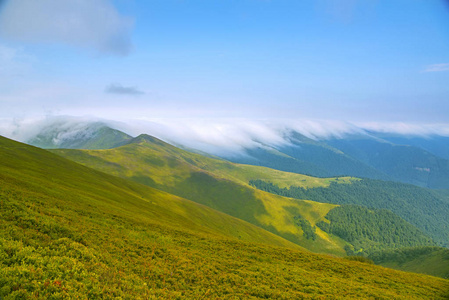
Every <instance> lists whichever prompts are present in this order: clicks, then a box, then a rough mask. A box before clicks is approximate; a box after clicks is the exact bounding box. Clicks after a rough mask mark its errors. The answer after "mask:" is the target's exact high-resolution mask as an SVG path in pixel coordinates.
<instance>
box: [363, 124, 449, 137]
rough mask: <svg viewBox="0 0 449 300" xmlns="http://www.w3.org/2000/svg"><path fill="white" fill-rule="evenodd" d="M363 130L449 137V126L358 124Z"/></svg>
mask: <svg viewBox="0 0 449 300" xmlns="http://www.w3.org/2000/svg"><path fill="white" fill-rule="evenodd" d="M358 125H359V126H360V127H361V128H364V129H366V130H370V131H376V132H383V133H397V134H403V135H412V136H423V137H425V136H429V135H440V136H449V124H410V123H402V122H382V123H380V122H367V123H360V124H358Z"/></svg>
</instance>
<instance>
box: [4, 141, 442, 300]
mask: <svg viewBox="0 0 449 300" xmlns="http://www.w3.org/2000/svg"><path fill="white" fill-rule="evenodd" d="M125 150H128V151H130V150H131V149H129V148H128V149H127V148H125ZM135 150H136V151H140V150H144V149H143V148H137V149H135ZM91 151H92V150H91ZM107 151H109V150H107ZM111 151H112V150H111ZM111 154H113V153H108V155H111ZM148 158H149V159H151V158H152V157H151V156H150V157H148ZM194 158H195V157H191V159H194ZM98 159H100V158H99V157H98ZM185 159H188V157H185ZM162 162H171V163H173V164H175V162H176V160H170V159H169V158H168V160H164V158H161V160H153V163H156V164H159V165H161V163H162ZM198 163H201V162H200V161H198ZM132 164H133V162H132V158H130V160H129V165H128V168H129V166H131V165H132ZM135 165H138V163H135ZM175 165H176V164H175ZM178 166H179V165H178ZM173 170H175V169H173ZM154 171H155V172H157V170H154ZM224 173H226V171H225V170H224ZM176 175H179V174H176ZM293 176H294V177H296V175H293ZM297 176H299V177H298V178H300V176H301V175H297ZM298 178H296V179H298ZM302 178H303V179H305V180H306V181H307V182H308V183H310V184H313V182H312V181H309V179H308V178H306V177H302ZM173 179H176V178H175V177H173ZM167 180H168V178H167ZM284 180H288V178H284ZM310 180H311V179H310ZM318 181H319V180H318ZM301 182H302V181H301ZM321 183H322V184H325V182H324V181H323V182H321ZM315 184H317V182H315ZM0 187H1V188H0V214H1V222H0V274H1V275H0V282H1V287H0V298H4V299H32V298H39V299H62V298H80V299H84V298H91V299H104V298H106V299H109V298H123V299H156V298H161V299H179V298H186V299H201V298H213V299H215V298H217V299H218V298H220V299H225V298H229V297H233V298H242V299H243V298H254V299H261V298H283V299H301V298H323V297H324V298H337V299H340V298H341V299H343V298H348V297H350V298H354V299H367V298H388V299H409V298H410V299H445V298H447V295H448V290H449V281H447V280H444V279H440V278H436V277H431V276H425V275H418V274H412V273H405V272H399V271H395V270H391V269H385V268H381V267H378V266H375V265H370V264H365V263H359V262H354V261H347V260H344V259H339V258H335V257H330V256H324V255H316V254H313V253H310V252H308V251H304V250H302V249H301V248H300V247H298V246H296V245H294V244H292V243H289V242H288V241H286V240H285V239H282V238H280V237H278V236H276V235H273V234H271V233H269V232H267V231H265V230H262V229H260V228H258V227H256V226H254V225H251V224H249V223H247V222H244V221H242V220H239V219H237V218H234V217H231V216H229V215H226V214H223V213H220V212H218V211H216V210H213V209H211V208H208V207H206V206H204V205H200V204H197V203H194V202H192V201H188V200H186V199H182V198H180V197H176V196H174V195H170V194H168V193H165V192H162V191H158V190H156V189H153V188H150V187H147V186H144V185H141V184H138V183H135V182H132V181H129V180H124V179H121V178H118V177H114V176H111V175H107V174H105V173H101V172H99V171H95V170H93V169H90V168H87V167H84V166H81V165H79V164H77V163H74V162H72V161H69V160H67V159H64V158H62V157H60V156H57V155H54V154H52V153H50V152H48V151H45V150H42V149H39V148H36V147H32V146H28V145H25V144H22V143H18V142H14V141H11V140H8V139H5V138H3V137H0ZM269 203H270V202H266V204H269ZM291 203H293V202H291ZM304 203H305V204H307V203H308V202H304ZM321 207H322V208H326V207H327V205H322V206H321ZM307 208H310V205H309V206H307V205H304V206H303V209H304V210H307Z"/></svg>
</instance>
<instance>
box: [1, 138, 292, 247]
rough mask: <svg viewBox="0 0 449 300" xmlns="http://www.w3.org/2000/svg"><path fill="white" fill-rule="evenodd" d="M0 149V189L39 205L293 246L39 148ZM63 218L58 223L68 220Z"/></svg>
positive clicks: (6, 143)
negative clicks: (80, 210) (41, 200)
mask: <svg viewBox="0 0 449 300" xmlns="http://www.w3.org/2000/svg"><path fill="white" fill-rule="evenodd" d="M0 150H1V152H0V161H1V164H0V168H1V169H0V178H1V180H2V193H5V192H6V191H7V190H8V188H11V189H13V190H17V188H18V187H19V191H18V193H19V194H21V193H22V191H21V190H20V187H23V188H22V189H23V193H26V194H27V195H29V197H31V198H32V199H35V200H36V201H39V203H40V204H42V205H47V204H45V203H41V202H40V200H39V199H40V197H42V196H43V195H45V197H47V198H49V201H50V200H51V201H52V202H51V203H52V205H51V206H52V208H51V209H52V210H55V212H56V211H57V212H63V211H65V212H66V211H67V210H68V211H71V212H73V213H76V211H77V209H83V210H85V211H87V212H89V214H90V213H95V212H96V211H97V210H98V209H101V210H103V211H105V212H108V213H111V214H117V215H119V216H121V217H126V218H130V219H132V220H135V221H138V220H145V221H147V222H155V223H157V224H166V225H170V226H173V227H182V228H186V229H189V230H194V231H201V232H204V233H212V234H223V235H227V236H229V237H236V238H240V239H243V240H247V241H252V242H264V243H268V244H275V245H282V246H290V247H294V245H293V244H291V243H289V242H288V241H285V240H283V239H281V238H279V237H277V236H275V235H273V234H271V233H269V232H266V231H264V230H261V229H260V228H258V227H256V226H253V225H251V224H249V223H246V222H243V221H241V220H239V219H236V218H233V217H230V216H227V215H225V214H223V213H220V212H218V211H214V210H213V209H210V208H208V207H205V206H202V205H199V204H197V203H195V202H192V201H189V200H186V199H182V198H180V197H177V196H174V195H170V194H168V193H166V192H162V191H158V190H156V189H153V188H150V187H147V186H144V185H141V184H138V183H134V182H131V181H126V180H123V179H121V178H118V177H114V176H111V175H107V174H104V173H101V172H98V171H95V170H93V169H89V168H86V167H84V166H82V165H79V164H77V163H74V162H72V161H69V160H67V159H64V158H62V157H60V156H57V155H55V154H52V153H50V152H48V151H44V150H41V149H39V148H35V147H31V146H27V145H24V144H21V143H17V142H14V141H11V140H8V139H5V138H1V139H0ZM6 196H7V194H6ZM61 221H62V223H61V224H64V223H65V222H66V221H65V220H61ZM72 221H74V222H76V221H75V220H72ZM67 222H68V221H67ZM61 224H60V225H61ZM60 225H58V226H60ZM78 225H81V224H78ZM61 226H62V227H63V225H61ZM74 226H77V225H76V224H74Z"/></svg>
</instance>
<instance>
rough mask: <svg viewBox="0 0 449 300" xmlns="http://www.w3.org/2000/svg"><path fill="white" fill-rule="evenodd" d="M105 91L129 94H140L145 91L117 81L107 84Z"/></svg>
mask: <svg viewBox="0 0 449 300" xmlns="http://www.w3.org/2000/svg"><path fill="white" fill-rule="evenodd" d="M105 92H106V93H108V94H116V95H130V96H140V95H143V94H145V92H143V91H141V90H139V89H137V88H136V87H126V86H122V85H121V84H117V83H113V84H111V85H109V86H107V87H106V89H105Z"/></svg>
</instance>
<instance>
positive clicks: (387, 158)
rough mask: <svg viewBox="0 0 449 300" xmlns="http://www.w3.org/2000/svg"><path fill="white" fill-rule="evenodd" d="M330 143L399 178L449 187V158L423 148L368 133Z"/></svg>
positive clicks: (422, 184)
mask: <svg viewBox="0 0 449 300" xmlns="http://www.w3.org/2000/svg"><path fill="white" fill-rule="evenodd" d="M326 144H328V145H330V146H332V147H335V148H337V149H339V150H341V151H342V152H344V153H345V154H347V155H349V156H351V157H353V158H355V159H357V160H359V161H361V162H363V163H365V164H366V165H369V166H370V167H372V168H375V169H376V170H378V171H380V172H383V173H384V174H388V176H389V177H390V178H392V179H394V180H395V181H400V182H405V183H411V184H415V185H418V186H422V187H428V188H434V189H449V160H446V159H444V158H441V157H438V156H436V155H433V154H432V153H430V152H428V151H426V150H423V149H421V148H418V147H414V146H409V145H397V144H393V143H391V142H388V141H386V140H382V139H378V138H371V137H367V136H355V137H348V138H344V139H330V140H327V141H326ZM367 177H369V178H373V177H371V176H367Z"/></svg>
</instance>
